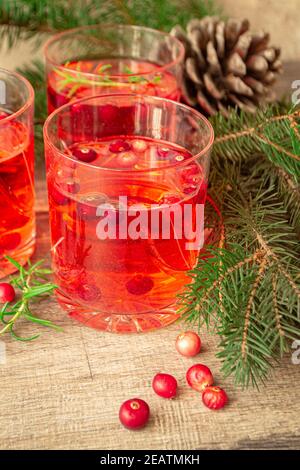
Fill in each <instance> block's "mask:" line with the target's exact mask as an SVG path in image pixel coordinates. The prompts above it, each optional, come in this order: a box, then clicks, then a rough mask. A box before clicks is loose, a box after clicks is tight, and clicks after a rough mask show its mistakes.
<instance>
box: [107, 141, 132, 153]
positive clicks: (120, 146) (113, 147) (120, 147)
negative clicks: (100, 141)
mask: <svg viewBox="0 0 300 470" xmlns="http://www.w3.org/2000/svg"><path fill="white" fill-rule="evenodd" d="M109 150H110V152H112V153H120V152H128V150H131V145H130V144H129V143H128V142H126V141H125V140H117V141H116V142H113V143H112V144H110V146H109Z"/></svg>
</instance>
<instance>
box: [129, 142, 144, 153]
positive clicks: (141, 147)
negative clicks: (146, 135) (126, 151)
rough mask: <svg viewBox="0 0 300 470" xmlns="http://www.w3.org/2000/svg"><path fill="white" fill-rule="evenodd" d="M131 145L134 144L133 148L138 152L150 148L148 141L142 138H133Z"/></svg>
mask: <svg viewBox="0 0 300 470" xmlns="http://www.w3.org/2000/svg"><path fill="white" fill-rule="evenodd" d="M131 145H132V148H133V150H134V151H135V152H138V153H139V152H141V153H143V152H145V150H147V148H148V144H147V142H145V141H144V140H140V139H136V140H133V141H132V142H131Z"/></svg>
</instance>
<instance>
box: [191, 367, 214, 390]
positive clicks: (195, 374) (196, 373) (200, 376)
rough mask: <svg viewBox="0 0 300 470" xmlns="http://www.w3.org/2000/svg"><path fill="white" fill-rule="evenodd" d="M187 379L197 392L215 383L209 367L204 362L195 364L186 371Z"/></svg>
mask: <svg viewBox="0 0 300 470" xmlns="http://www.w3.org/2000/svg"><path fill="white" fill-rule="evenodd" d="M186 380H187V383H188V384H189V386H190V387H192V388H193V389H194V390H197V392H203V390H204V389H205V388H206V387H208V386H210V385H212V384H213V383H214V378H213V375H212V373H211V371H210V369H209V368H208V367H206V366H205V365H203V364H194V365H193V366H192V367H190V368H189V370H188V371H187V373H186Z"/></svg>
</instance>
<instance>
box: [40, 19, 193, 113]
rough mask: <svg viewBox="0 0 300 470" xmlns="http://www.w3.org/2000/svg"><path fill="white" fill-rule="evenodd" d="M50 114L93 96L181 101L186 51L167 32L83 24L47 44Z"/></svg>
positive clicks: (125, 26) (53, 38)
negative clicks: (134, 96) (130, 96)
mask: <svg viewBox="0 0 300 470" xmlns="http://www.w3.org/2000/svg"><path fill="white" fill-rule="evenodd" d="M45 58H46V71H47V90H48V110H49V113H51V112H52V111H53V110H54V109H56V108H58V107H60V106H62V105H64V104H66V103H68V102H69V101H70V100H74V99H76V98H77V99H78V98H84V97H87V96H92V95H100V94H112V93H117V94H120V93H125V94H128V93H138V94H145V95H150V96H160V97H164V98H169V99H173V100H176V101H177V100H179V98H180V85H181V78H182V62H183V58H184V47H183V45H182V44H181V42H180V41H179V40H178V39H176V38H174V37H172V36H170V35H169V34H167V33H163V32H160V31H156V30H153V29H150V28H145V27H141V26H132V25H116V24H115V25H96V26H84V27H81V28H76V29H73V30H69V31H65V32H63V33H60V34H57V35H56V36H54V37H52V38H51V39H50V40H49V41H48V42H47V44H46V46H45Z"/></svg>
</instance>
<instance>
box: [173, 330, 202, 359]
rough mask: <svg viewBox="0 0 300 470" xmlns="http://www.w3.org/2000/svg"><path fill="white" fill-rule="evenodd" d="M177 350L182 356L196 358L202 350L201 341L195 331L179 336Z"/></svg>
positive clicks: (176, 344)
mask: <svg viewBox="0 0 300 470" xmlns="http://www.w3.org/2000/svg"><path fill="white" fill-rule="evenodd" d="M175 346H176V349H177V351H178V352H179V354H181V355H182V356H185V357H194V356H196V355H197V354H199V352H200V349H201V339H200V337H199V336H198V335H197V333H194V331H186V332H185V333H181V334H180V335H179V336H177V339H176V343H175Z"/></svg>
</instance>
